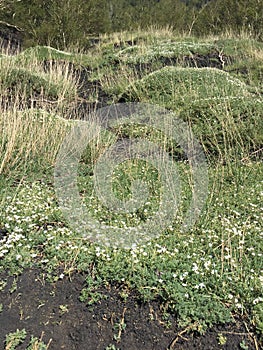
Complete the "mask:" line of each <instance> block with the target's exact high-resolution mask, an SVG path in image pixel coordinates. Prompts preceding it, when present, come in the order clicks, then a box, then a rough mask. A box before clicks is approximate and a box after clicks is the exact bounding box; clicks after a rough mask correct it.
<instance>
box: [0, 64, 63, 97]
mask: <svg viewBox="0 0 263 350" xmlns="http://www.w3.org/2000/svg"><path fill="white" fill-rule="evenodd" d="M0 74H1V88H2V89H7V90H10V89H11V90H16V91H17V90H19V91H22V92H23V93H25V94H26V95H28V96H32V95H43V96H45V97H47V98H50V99H57V98H58V96H59V93H60V88H59V86H58V85H56V84H55V83H53V82H51V81H48V80H47V79H45V78H43V77H41V76H39V75H38V74H35V73H32V72H30V71H28V70H26V69H21V68H12V69H10V70H9V71H8V72H1V73H0Z"/></svg>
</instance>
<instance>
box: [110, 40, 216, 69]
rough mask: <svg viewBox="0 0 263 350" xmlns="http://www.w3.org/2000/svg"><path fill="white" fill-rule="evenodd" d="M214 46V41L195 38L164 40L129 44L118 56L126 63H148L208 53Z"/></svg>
mask: <svg viewBox="0 0 263 350" xmlns="http://www.w3.org/2000/svg"><path fill="white" fill-rule="evenodd" d="M213 47H214V45H213V43H206V42H196V41H193V40H185V41H175V40H166V41H165V40H162V41H157V42H156V43H151V44H148V45H133V46H128V47H126V48H124V49H122V50H120V51H119V52H118V53H117V57H118V59H120V60H121V61H123V62H125V63H135V64H136V63H148V62H152V61H156V60H158V59H159V58H180V57H184V56H191V55H193V54H195V53H198V54H208V53H209V52H210V51H211V50H212V48H213Z"/></svg>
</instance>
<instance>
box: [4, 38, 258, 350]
mask: <svg viewBox="0 0 263 350" xmlns="http://www.w3.org/2000/svg"><path fill="white" fill-rule="evenodd" d="M167 37H168V33H165V35H164V33H162V32H160V33H146V32H141V33H135V32H134V33H119V34H114V35H110V36H102V37H101V38H99V40H98V42H97V44H96V45H95V46H93V47H92V48H91V49H90V51H88V52H87V53H69V52H67V51H65V52H63V51H58V50H55V49H52V48H50V47H40V46H38V47H34V48H30V49H27V50H25V51H23V52H21V53H18V54H17V55H14V56H11V55H9V54H8V52H6V51H5V52H3V54H2V56H1V57H0V75H1V83H0V89H1V96H2V97H1V104H0V108H1V115H0V126H1V136H0V149H1V153H0V193H1V198H0V200H1V209H0V240H1V245H0V275H1V280H0V289H1V290H0V293H1V300H0V304H1V308H0V310H1V311H0V325H1V327H0V328H1V331H0V342H1V346H2V347H3V348H5V349H59V348H65V349H72V348H75V349H84V348H85V349H93V350H94V349H100V350H102V349H103V350H104V349H108V350H109V349H131V350H134V349H137V348H138V349H139V348H144V349H191V348H198V349H211V348H214V349H259V348H260V346H261V345H262V332H263V314H262V310H263V307H262V306H263V298H262V290H263V274H262V273H263V268H262V205H261V203H262V194H263V182H262V174H263V166H262V145H263V140H262V82H261V81H262V79H261V78H262V67H263V66H262V43H260V42H257V41H255V40H249V39H246V38H242V39H238V38H226V37H217V38H215V37H211V38H205V39H202V40H200V39H196V38H193V37H182V38H179V37H177V36H176V35H175V34H174V33H172V32H169V39H167ZM113 102H119V103H123V102H130V103H133V102H147V103H151V104H156V105H160V106H163V107H166V108H167V109H169V111H171V112H173V113H175V115H176V117H177V118H181V120H183V121H184V122H185V123H187V124H189V125H190V126H191V128H192V130H193V132H194V134H195V135H196V137H197V138H198V140H199V142H200V143H201V145H202V147H203V149H204V152H205V154H206V157H207V161H208V165H209V167H208V172H209V195H208V198H207V201H206V205H205V207H204V208H203V212H202V215H201V216H200V218H199V220H198V222H197V223H196V224H195V225H194V227H192V228H191V230H190V231H187V232H185V231H183V230H182V229H181V228H182V223H183V220H184V217H185V215H186V211H187V208H188V207H189V203H190V199H191V196H192V186H193V181H192V176H193V173H192V169H191V164H189V162H188V160H187V157H186V155H185V154H184V152H183V150H182V149H181V148H180V146H178V144H176V143H175V142H174V141H173V140H169V139H167V137H165V135H164V134H163V133H162V132H161V131H160V130H153V129H151V127H149V125H142V124H141V123H136V122H134V121H133V119H132V118H130V119H129V118H127V123H125V124H122V125H121V126H120V125H118V124H117V123H116V124H114V123H112V124H111V127H110V128H108V129H107V130H103V131H101V132H100V133H99V137H98V138H97V139H94V140H93V141H92V142H91V143H90V144H89V145H88V146H87V148H86V149H85V150H84V152H83V154H82V156H81V160H80V162H79V166H78V174H77V185H78V190H79V193H80V196H81V197H80V198H81V200H82V203H83V204H85V206H86V207H87V208H88V210H89V212H90V213H92V215H93V217H94V218H95V219H96V220H97V221H98V222H100V225H101V226H103V225H111V226H112V227H113V230H115V231H116V232H118V231H117V230H118V229H121V230H124V231H125V230H127V231H128V230H129V228H130V227H133V228H134V230H136V228H137V227H138V225H140V223H142V222H145V221H146V220H147V219H149V218H151V216H152V215H153V213H154V212H156V210H158V207H159V202H160V200H161V198H162V197H161V196H162V181H161V178H160V175H159V173H158V171H157V170H156V169H155V168H154V167H153V166H152V165H151V164H147V162H145V161H142V160H141V161H138V160H131V159H126V160H125V161H124V162H122V163H121V164H119V166H117V167H116V168H115V169H114V172H113V173H112V184H111V186H112V193H113V194H114V195H115V196H116V197H117V198H119V199H122V200H123V199H124V200H128V199H130V198H131V195H132V190H131V186H132V181H133V180H138V179H140V180H143V181H144V183H146V184H147V186H148V190H149V197H148V200H147V201H146V202H145V203H144V204H143V205H142V206H140V207H139V208H137V210H136V211H134V212H131V213H120V212H117V211H110V210H109V209H108V208H107V205H105V203H103V202H102V201H101V200H100V197H99V195H98V194H97V193H96V191H95V190H94V188H95V187H96V178H95V175H94V166H95V165H96V163H97V161H98V160H99V158H100V156H101V155H102V154H103V152H104V151H105V149H108V148H110V146H111V145H113V144H114V142H116V140H118V139H119V140H122V141H123V142H124V144H125V142H127V141H128V140H129V139H130V138H141V139H142V138H143V139H147V140H149V141H151V142H154V143H155V144H158V145H160V146H161V147H162V148H163V149H164V150H165V151H167V152H168V153H169V155H170V157H171V159H172V160H173V161H174V162H175V163H176V166H177V171H178V174H179V175H180V180H181V187H182V195H181V198H180V202H179V203H178V210H177V212H176V215H175V217H174V220H173V222H172V223H171V225H169V227H167V228H166V230H164V231H163V232H162V234H161V235H160V236H159V237H154V238H153V239H151V240H149V241H147V242H145V243H144V244H140V245H138V244H137V245H136V244H134V245H132V246H131V247H129V248H126V249H124V248H120V247H118V246H114V245H113V246H110V247H106V246H104V245H102V244H100V242H99V241H95V242H92V241H91V240H90V239H89V238H88V237H85V236H83V235H82V234H80V233H78V232H77V231H74V230H73V229H72V228H71V227H70V225H69V224H68V222H67V220H66V218H65V217H64V216H63V213H62V211H61V209H60V207H59V205H58V198H57V196H56V192H55V188H54V177H53V171H54V166H55V163H56V156H57V153H58V151H59V147H60V145H61V143H62V141H63V139H64V137H65V136H66V135H67V133H68V132H69V131H70V130H72V128H73V127H74V126H75V125H76V123H77V120H78V119H79V118H82V119H83V118H88V117H89V118H92V117H93V114H94V111H96V110H97V109H98V108H99V107H100V106H110V105H111V104H112V103H113Z"/></svg>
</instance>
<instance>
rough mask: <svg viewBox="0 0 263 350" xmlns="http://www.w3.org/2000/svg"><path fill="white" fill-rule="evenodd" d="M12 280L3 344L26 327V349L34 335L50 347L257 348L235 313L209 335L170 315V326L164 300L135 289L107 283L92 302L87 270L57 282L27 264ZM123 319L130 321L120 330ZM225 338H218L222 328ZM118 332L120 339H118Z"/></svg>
mask: <svg viewBox="0 0 263 350" xmlns="http://www.w3.org/2000/svg"><path fill="white" fill-rule="evenodd" d="M1 277H2V279H6V280H7V285H6V286H5V288H4V289H3V290H2V291H1V292H0V302H1V303H2V304H3V311H2V312H1V313H0V344H1V345H0V348H1V349H4V348H5V345H4V344H5V336H6V335H7V334H9V333H10V332H15V331H16V330H17V329H19V330H22V329H25V330H26V332H27V338H26V340H25V341H24V343H23V344H22V345H19V346H18V347H17V348H16V349H17V350H22V349H23V350H24V349H26V347H27V346H28V344H29V341H30V337H31V335H33V336H35V337H38V338H40V337H41V335H42V336H43V341H44V342H45V343H46V344H47V343H49V344H50V345H49V348H48V349H49V350H58V349H65V350H74V349H78V350H104V349H106V348H107V346H109V345H110V344H112V345H115V347H116V349H121V350H137V349H138V350H139V349H143V350H167V349H181V350H183V349H184V350H192V349H200V350H211V349H229V350H230V349H231V350H235V349H242V348H241V347H240V344H241V343H242V342H243V343H245V344H246V345H247V346H248V349H250V350H252V349H257V347H256V345H255V339H254V338H253V336H252V334H250V333H249V332H248V329H247V328H246V326H245V325H246V323H245V320H242V318H241V317H239V318H236V319H235V322H234V323H232V324H225V325H217V326H215V327H213V328H211V329H209V330H208V331H207V332H206V333H205V335H202V336H201V335H197V334H195V333H193V332H192V333H187V332H184V330H183V329H179V328H178V326H177V322H176V318H174V317H172V316H171V317H170V320H169V321H170V324H171V326H170V327H169V328H168V327H166V326H165V323H164V322H163V320H162V316H161V311H160V304H159V303H158V301H155V302H152V303H141V302H139V301H138V298H136V295H135V294H132V295H130V296H129V297H128V298H127V299H126V301H125V300H123V299H122V298H121V296H120V290H119V289H118V288H117V287H111V288H110V287H108V288H106V287H105V288H103V289H101V290H100V292H101V293H102V294H103V296H104V297H105V299H104V298H103V299H102V300H101V301H99V302H97V303H96V304H93V305H92V306H89V305H87V303H84V302H81V301H80V300H79V295H80V292H81V289H82V288H83V287H84V286H85V278H84V276H83V275H79V274H75V275H73V276H71V278H68V277H64V278H63V279H61V280H58V281H57V282H55V283H50V282H46V280H45V276H44V274H43V273H42V271H40V270H37V269H35V270H25V271H24V272H23V273H22V274H21V275H19V276H18V277H16V283H17V284H16V286H17V287H16V290H15V291H13V292H12V288H11V286H12V285H13V281H14V278H15V277H7V276H3V275H2V276H1ZM118 324H119V325H120V324H125V327H123V328H125V329H123V330H122V331H120V330H119V327H118ZM220 333H221V334H222V335H223V336H224V337H226V343H225V344H224V345H220V344H219V343H218V339H219V338H218V337H219V334H220ZM116 335H119V341H117V340H115V337H116Z"/></svg>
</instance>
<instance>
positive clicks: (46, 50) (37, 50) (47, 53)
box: [16, 46, 75, 61]
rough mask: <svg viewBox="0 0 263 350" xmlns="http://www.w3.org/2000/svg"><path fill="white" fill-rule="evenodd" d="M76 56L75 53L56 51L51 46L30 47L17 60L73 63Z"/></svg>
mask: <svg viewBox="0 0 263 350" xmlns="http://www.w3.org/2000/svg"><path fill="white" fill-rule="evenodd" d="M74 57H75V55H74V54H73V53H69V52H65V51H60V50H57V49H54V48H53V47H49V46H35V47H30V48H28V49H26V50H24V51H23V52H21V53H20V54H19V55H17V56H16V59H17V60H20V59H22V60H23V61H24V60H25V59H28V60H32V59H36V60H38V61H42V60H50V59H52V60H65V61H72V60H74Z"/></svg>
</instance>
